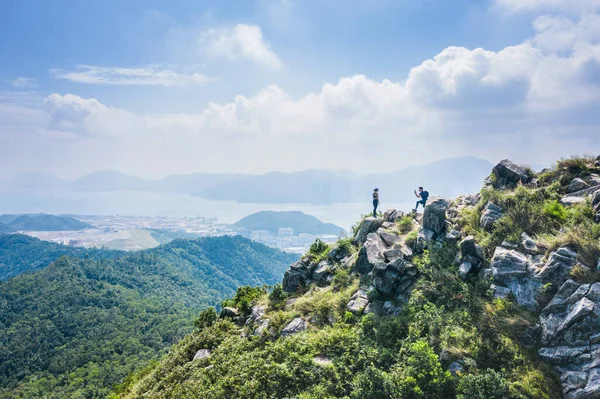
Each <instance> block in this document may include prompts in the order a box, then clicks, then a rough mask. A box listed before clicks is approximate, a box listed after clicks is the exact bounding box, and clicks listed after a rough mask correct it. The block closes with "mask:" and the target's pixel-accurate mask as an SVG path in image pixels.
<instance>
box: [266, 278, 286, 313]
mask: <svg viewBox="0 0 600 399" xmlns="http://www.w3.org/2000/svg"><path fill="white" fill-rule="evenodd" d="M286 298H287V294H286V292H285V291H284V290H283V288H282V286H281V284H276V285H275V286H274V287H273V289H272V290H271V292H269V307H270V308H271V309H273V310H279V309H283V307H284V306H285V300H286Z"/></svg>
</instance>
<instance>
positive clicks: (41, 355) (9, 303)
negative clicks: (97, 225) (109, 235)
mask: <svg viewBox="0 0 600 399" xmlns="http://www.w3.org/2000/svg"><path fill="white" fill-rule="evenodd" d="M22 238H23V237H19V236H10V237H8V239H11V240H14V241H13V242H15V243H16V242H17V241H18V240H19V239H22ZM26 241H27V240H26ZM47 244H48V243H43V242H39V241H37V240H32V241H31V242H29V243H28V247H27V248H28V251H29V252H31V253H32V254H37V256H38V257H40V258H47V257H49V256H52V250H53V249H55V248H54V247H53V246H50V247H48V246H47ZM15 245H17V244H15ZM46 250H48V251H49V252H48V253H45V252H44V251H46ZM98 253H101V250H98ZM294 259H295V257H294V256H292V255H288V254H284V253H282V252H279V251H277V250H275V249H272V248H268V247H266V246H264V245H261V244H257V243H253V242H251V241H249V240H246V239H243V238H240V237H218V238H217V237H215V238H204V239H200V240H194V241H191V240H190V241H188V240H176V241H173V242H172V243H170V244H167V245H164V246H160V247H157V248H154V249H152V250H147V251H140V252H137V253H134V254H126V255H123V256H120V257H117V258H115V259H100V260H92V259H89V258H88V259H75V258H72V257H66V256H65V257H61V258H59V259H58V260H57V261H55V262H54V263H52V264H51V265H50V266H48V267H46V268H44V269H42V270H39V271H37V272H34V273H30V274H22V275H20V276H17V277H14V278H12V279H10V280H8V281H5V282H3V283H0V397H2V398H19V397H21V398H42V397H44V398H67V397H68V398H102V397H105V396H106V395H107V394H108V393H109V392H110V391H111V390H112V389H114V387H115V385H118V384H121V383H123V381H124V378H125V377H126V376H127V375H129V374H130V373H132V372H133V371H135V370H139V369H141V368H144V367H146V366H147V365H148V364H150V363H151V362H152V361H154V360H156V359H158V358H159V357H160V355H161V354H163V353H164V352H165V351H166V350H167V349H168V348H169V347H170V346H171V345H172V344H173V343H174V342H176V341H177V340H178V339H180V338H181V337H183V336H185V334H186V333H188V332H190V331H191V329H192V327H193V325H192V322H193V320H194V319H195V318H196V317H197V315H198V313H199V312H200V311H201V310H202V309H204V308H206V307H207V306H215V305H218V303H219V301H220V300H222V299H223V298H226V297H228V296H231V295H233V294H234V293H235V290H236V288H237V287H238V286H240V285H259V286H260V285H263V284H274V283H275V282H277V281H279V280H280V279H281V276H282V274H283V271H284V270H285V268H286V267H287V265H289V263H290V262H291V261H293V260H294Z"/></svg>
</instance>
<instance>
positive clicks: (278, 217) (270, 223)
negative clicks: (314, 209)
mask: <svg viewBox="0 0 600 399" xmlns="http://www.w3.org/2000/svg"><path fill="white" fill-rule="evenodd" d="M233 225H234V226H235V227H237V228H244V229H246V230H248V232H250V231H257V230H266V231H268V232H270V233H271V234H274V235H277V234H279V229H280V228H286V227H287V228H291V229H293V234H314V235H325V234H327V235H335V236H339V235H340V233H343V234H346V231H345V230H344V229H343V228H341V227H340V226H336V225H335V224H331V223H323V222H321V221H320V220H319V219H317V218H316V217H314V216H311V215H307V214H305V213H303V212H300V211H288V212H275V211H262V212H257V213H253V214H252V215H248V216H246V217H245V218H243V219H241V220H239V221H237V222H236V223H234V224H233Z"/></svg>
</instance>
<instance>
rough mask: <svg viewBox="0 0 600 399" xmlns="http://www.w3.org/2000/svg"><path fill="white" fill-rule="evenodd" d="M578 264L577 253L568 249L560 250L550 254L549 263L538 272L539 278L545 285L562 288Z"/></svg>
mask: <svg viewBox="0 0 600 399" xmlns="http://www.w3.org/2000/svg"><path fill="white" fill-rule="evenodd" d="M576 264H577V253H576V252H574V251H571V250H570V249H569V248H566V247H562V248H559V249H558V250H557V251H556V252H552V253H551V254H550V257H549V258H548V261H547V262H546V264H545V265H544V266H543V267H542V269H541V270H540V271H539V272H538V277H539V278H541V279H542V281H543V282H544V283H552V284H553V285H554V286H555V287H560V286H561V285H562V284H563V282H564V281H565V280H566V279H567V276H568V275H569V273H570V272H571V269H573V267H574V266H575V265H576Z"/></svg>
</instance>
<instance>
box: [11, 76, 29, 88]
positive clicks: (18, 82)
mask: <svg viewBox="0 0 600 399" xmlns="http://www.w3.org/2000/svg"><path fill="white" fill-rule="evenodd" d="M6 83H10V84H11V85H12V86H13V87H17V88H19V89H23V88H35V87H37V83H35V79H33V78H24V77H18V78H15V79H11V80H7V81H6Z"/></svg>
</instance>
